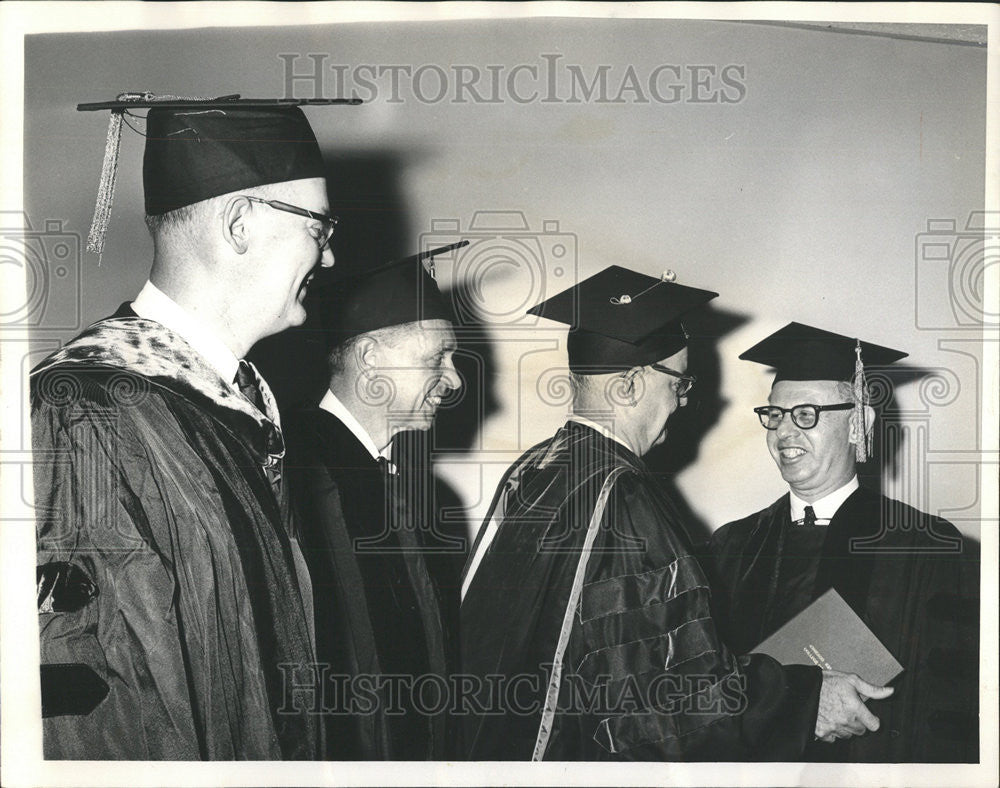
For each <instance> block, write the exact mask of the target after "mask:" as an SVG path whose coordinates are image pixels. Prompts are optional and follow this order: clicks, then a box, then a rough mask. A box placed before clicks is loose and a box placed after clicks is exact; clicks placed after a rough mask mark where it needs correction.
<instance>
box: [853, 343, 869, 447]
mask: <svg viewBox="0 0 1000 788" xmlns="http://www.w3.org/2000/svg"><path fill="white" fill-rule="evenodd" d="M855 342H856V343H857V344H856V345H855V348H854V356H855V360H854V382H853V388H854V392H853V393H854V429H855V441H854V458H855V459H856V460H857V461H858V462H865V461H866V460H867V459H868V457H869V456H871V453H872V431H871V430H869V429H867V425H866V424H865V395H866V394H867V393H868V381H866V380H865V365H864V364H862V363H861V341H860V340H855Z"/></svg>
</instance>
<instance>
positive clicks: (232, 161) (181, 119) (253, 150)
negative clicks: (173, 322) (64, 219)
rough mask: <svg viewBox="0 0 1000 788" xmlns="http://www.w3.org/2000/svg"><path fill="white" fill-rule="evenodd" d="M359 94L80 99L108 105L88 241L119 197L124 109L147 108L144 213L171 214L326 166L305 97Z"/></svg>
mask: <svg viewBox="0 0 1000 788" xmlns="http://www.w3.org/2000/svg"><path fill="white" fill-rule="evenodd" d="M357 103H360V102H359V101H357V100H355V99H241V98H239V96H226V97H222V98H217V99H171V98H168V97H156V96H152V95H151V94H148V93H131V94H127V93H123V94H121V95H120V96H119V97H118V100H116V101H108V102H100V103H97V104H80V105H79V106H78V107H77V109H79V110H111V122H110V125H109V127H108V139H107V145H106V148H105V158H104V166H103V170H102V173H101V186H100V191H99V193H98V199H97V207H96V208H95V210H94V222H93V226H92V228H91V233H90V238H89V239H88V240H89V243H88V248H89V249H90V250H91V251H95V252H100V251H101V249H102V248H103V245H104V235H105V233H106V231H107V224H108V220H109V219H110V214H111V200H112V198H113V196H114V186H115V175H116V172H117V168H118V163H117V157H118V149H119V145H120V139H121V125H122V122H123V119H124V115H125V114H126V113H128V114H129V116H131V117H137V116H132V111H133V110H136V109H146V108H148V109H149V112H148V113H147V115H146V129H145V137H146V150H145V155H144V157H143V190H144V192H145V207H146V213H147V214H149V215H151V216H157V215H160V214H164V213H168V212H170V211H173V210H176V209H178V208H183V207H185V206H187V205H193V204H194V203H197V202H201V201H202V200H207V199H210V198H212V197H218V196H219V195H221V194H228V193H230V192H235V191H239V190H240V189H246V188H252V187H254V186H264V185H267V184H271V183H281V182H283V181H294V180H299V179H301V178H321V177H324V176H325V174H326V172H325V168H324V166H323V157H322V156H321V154H320V150H319V145H318V144H317V142H316V137H315V135H314V134H313V131H312V128H310V126H309V122H308V121H307V120H306V117H305V115H304V114H303V112H302V110H301V109H300V108H299V107H300V105H302V104H357Z"/></svg>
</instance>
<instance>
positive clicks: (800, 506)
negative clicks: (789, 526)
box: [789, 476, 860, 523]
mask: <svg viewBox="0 0 1000 788" xmlns="http://www.w3.org/2000/svg"><path fill="white" fill-rule="evenodd" d="M859 486H860V485H859V484H858V477H857V476H854V477H853V478H852V479H851V480H850V481H849V482H848V483H847V484H845V485H844V486H843V487H840V488H839V489H836V490H834V491H833V492H832V493H830V494H829V495H824V496H823V497H822V498H820V499H819V500H818V501H813V502H812V503H807V502H806V501H803V500H802V499H801V498H799V496H797V495H796V494H795V493H794V492H792V491H791V490H789V495H790V500H791V504H792V522H793V523H794V522H795V521H796V520H801V519H802V518H803V517H805V516H806V507H807V506H811V507H812V508H813V511H814V512H815V513H816V519H817V520H832V519H833V516H834V515H835V514H836V513H837V510H838V509H839V508H840V506H841V504H843V503H844V501H846V500H847V499H848V498H849V497H850V495H851V493H853V492H854V491H855V490H856V489H858V487H859Z"/></svg>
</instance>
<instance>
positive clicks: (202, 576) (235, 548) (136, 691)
mask: <svg viewBox="0 0 1000 788" xmlns="http://www.w3.org/2000/svg"><path fill="white" fill-rule="evenodd" d="M31 418H32V447H33V450H34V458H35V464H34V482H35V502H36V507H37V509H36V511H37V515H36V520H37V533H38V603H39V628H40V630H41V658H42V713H43V717H44V718H45V719H44V720H43V734H44V749H45V755H46V757H48V758H73V759H141V760H152V759H182V760H198V759H266V758H271V759H274V758H299V759H301V758H314V757H316V756H317V755H318V741H319V738H320V734H319V730H318V722H317V720H316V719H315V717H314V716H311V715H309V714H307V713H306V710H305V709H304V708H303V707H302V706H299V707H296V706H295V705H294V703H293V702H292V701H290V699H289V697H288V693H287V692H286V690H287V687H288V685H289V683H290V682H291V681H293V680H297V679H298V678H300V677H298V676H296V677H295V678H294V679H293V677H292V676H290V675H288V673H287V671H289V670H290V669H291V668H290V666H293V665H305V666H307V668H306V670H307V671H308V670H309V669H311V668H310V667H309V666H311V665H312V663H313V662H314V655H313V645H312V634H311V624H312V621H311V617H312V609H311V599H310V590H309V586H308V574H307V572H306V568H305V564H304V562H303V560H302V556H301V553H300V552H299V550H298V546H297V545H296V543H295V542H294V540H291V539H290V538H289V535H288V533H287V531H286V528H285V526H284V519H283V516H282V513H281V512H280V510H279V505H278V501H277V498H276V496H275V492H274V490H273V488H272V480H271V479H270V478H269V476H268V472H267V471H266V470H265V466H267V467H268V468H270V469H272V470H273V469H275V468H276V467H277V466H278V465H279V463H280V456H281V452H282V446H281V435H280V432H279V431H278V430H277V429H276V427H275V425H274V424H273V423H272V422H271V421H270V420H269V419H268V418H267V417H266V416H265V415H264V414H262V413H260V412H259V411H258V410H257V409H256V408H255V407H254V406H253V405H251V404H250V403H249V401H248V400H246V399H245V398H244V397H243V396H242V395H241V394H239V393H238V392H236V391H234V390H233V388H232V387H231V386H230V385H229V384H228V383H227V382H226V381H223V380H222V379H221V378H220V377H219V375H218V374H217V372H216V371H215V370H214V369H213V368H212V367H210V366H209V365H208V364H207V362H205V360H204V359H203V358H202V357H201V356H200V355H199V354H198V353H196V352H195V351H194V350H193V349H192V348H191V347H190V346H189V345H188V344H187V343H186V342H184V341H183V340H182V339H181V338H180V337H178V336H176V335H175V334H173V333H172V332H170V331H169V330H167V329H166V328H164V327H163V326H162V325H160V324H159V323H155V322H153V321H149V320H144V319H140V318H138V317H136V316H135V314H134V313H132V312H131V310H129V309H127V308H123V309H122V310H120V311H119V313H118V314H117V315H116V316H115V317H114V318H110V319H107V320H103V321H101V322H99V323H97V324H95V325H94V326H92V327H91V328H89V329H87V331H85V332H84V333H83V334H82V335H80V336H79V337H77V338H76V339H74V340H73V341H72V342H70V343H68V344H67V345H66V346H65V347H64V348H62V349H61V350H60V351H58V352H57V353H55V354H53V355H52V356H50V357H49V358H48V359H46V360H45V361H44V362H43V363H42V364H41V365H39V367H38V368H37V369H36V370H35V371H34V372H33V373H32V376H31ZM283 666H284V667H283Z"/></svg>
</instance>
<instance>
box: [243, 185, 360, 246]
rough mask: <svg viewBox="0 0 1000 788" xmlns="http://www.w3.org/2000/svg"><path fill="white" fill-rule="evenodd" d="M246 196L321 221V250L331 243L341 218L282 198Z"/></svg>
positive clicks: (277, 209)
mask: <svg viewBox="0 0 1000 788" xmlns="http://www.w3.org/2000/svg"><path fill="white" fill-rule="evenodd" d="M242 196H243V197H246V198H247V199H248V200H250V202H259V203H261V204H262V205H267V206H269V207H271V208H274V210H276V211H285V212H286V213H294V214H295V215H296V216H305V217H306V218H307V219H313V220H315V221H317V222H319V223H320V226H321V227H322V233H323V235H322V236H321V237H320V238H317V239H316V242H317V243H319V250H320V251H321V252H322V251H325V250H326V248H327V247H328V246H329V245H330V239H331V238H333V231H334V230H335V229H337V223H338V222H339V221H340V219H339V218H338V217H336V216H331V215H330V214H327V213H316V211H310V210H309V209H308V208H300V207H299V206H297V205H292V204H290V203H287V202H282V201H281V200H263V199H261V198H260V197H251V196H250V195H249V194H244V195H242Z"/></svg>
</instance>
